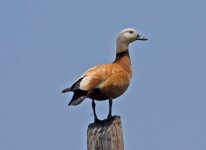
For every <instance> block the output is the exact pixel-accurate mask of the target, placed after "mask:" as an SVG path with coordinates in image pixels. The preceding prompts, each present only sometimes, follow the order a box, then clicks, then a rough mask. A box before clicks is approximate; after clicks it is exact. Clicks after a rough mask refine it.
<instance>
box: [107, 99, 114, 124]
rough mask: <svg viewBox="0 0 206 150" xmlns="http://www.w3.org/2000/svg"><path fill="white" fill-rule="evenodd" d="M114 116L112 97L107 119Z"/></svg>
mask: <svg viewBox="0 0 206 150" xmlns="http://www.w3.org/2000/svg"><path fill="white" fill-rule="evenodd" d="M112 118H113V116H112V99H109V114H108V116H107V119H108V120H110V119H112Z"/></svg>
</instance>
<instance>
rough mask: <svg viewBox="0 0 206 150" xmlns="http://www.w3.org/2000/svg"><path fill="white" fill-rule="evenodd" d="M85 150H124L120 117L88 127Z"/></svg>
mask: <svg viewBox="0 0 206 150" xmlns="http://www.w3.org/2000/svg"><path fill="white" fill-rule="evenodd" d="M87 150H124V143H123V132H122V123H121V118H120V116H116V117H115V118H114V119H112V120H110V121H103V122H101V123H91V124H90V125H89V126H88V129H87Z"/></svg>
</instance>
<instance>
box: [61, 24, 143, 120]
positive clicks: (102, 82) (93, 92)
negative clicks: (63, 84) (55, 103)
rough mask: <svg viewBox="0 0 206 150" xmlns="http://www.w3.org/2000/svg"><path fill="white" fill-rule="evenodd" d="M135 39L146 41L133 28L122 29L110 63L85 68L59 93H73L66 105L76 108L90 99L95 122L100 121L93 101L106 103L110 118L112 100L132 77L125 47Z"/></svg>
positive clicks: (120, 92)
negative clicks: (114, 55) (114, 56)
mask: <svg viewBox="0 0 206 150" xmlns="http://www.w3.org/2000/svg"><path fill="white" fill-rule="evenodd" d="M136 40H147V39H146V38H144V37H143V36H140V35H139V34H138V33H137V31H136V30H135V29H132V28H127V29H124V30H122V31H121V32H120V33H119V35H118V37H117V45H116V58H115V60H114V62H113V63H111V64H102V65H97V66H94V67H92V68H90V69H88V70H87V71H86V72H84V74H83V75H82V76H81V77H80V78H78V79H77V80H76V81H75V82H74V84H73V85H72V86H71V87H69V88H66V89H64V90H63V91H62V93H66V92H74V95H73V97H72V99H71V101H70V103H69V106H70V105H78V104H80V103H81V102H82V101H83V100H84V99H85V98H90V99H92V109H93V114H94V122H99V121H100V120H99V119H98V118H97V115H96V111H95V102H94V101H95V100H97V101H103V100H107V99H108V100H109V113H108V116H107V119H112V118H113V116H112V100H113V99H115V98H117V97H119V96H120V95H122V94H123V93H124V92H125V91H126V90H127V88H128V86H129V84H130V80H131V78H132V65H131V61H130V56H129V51H128V47H129V44H130V43H132V42H134V41H136Z"/></svg>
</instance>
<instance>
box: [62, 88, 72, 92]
mask: <svg viewBox="0 0 206 150" xmlns="http://www.w3.org/2000/svg"><path fill="white" fill-rule="evenodd" d="M70 91H71V88H66V89H64V90H62V93H66V92H70Z"/></svg>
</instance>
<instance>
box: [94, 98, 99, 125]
mask: <svg viewBox="0 0 206 150" xmlns="http://www.w3.org/2000/svg"><path fill="white" fill-rule="evenodd" d="M95 107H96V104H95V102H94V100H92V110H93V114H94V122H95V123H96V122H100V120H99V119H98V118H97V114H96V110H95Z"/></svg>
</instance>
